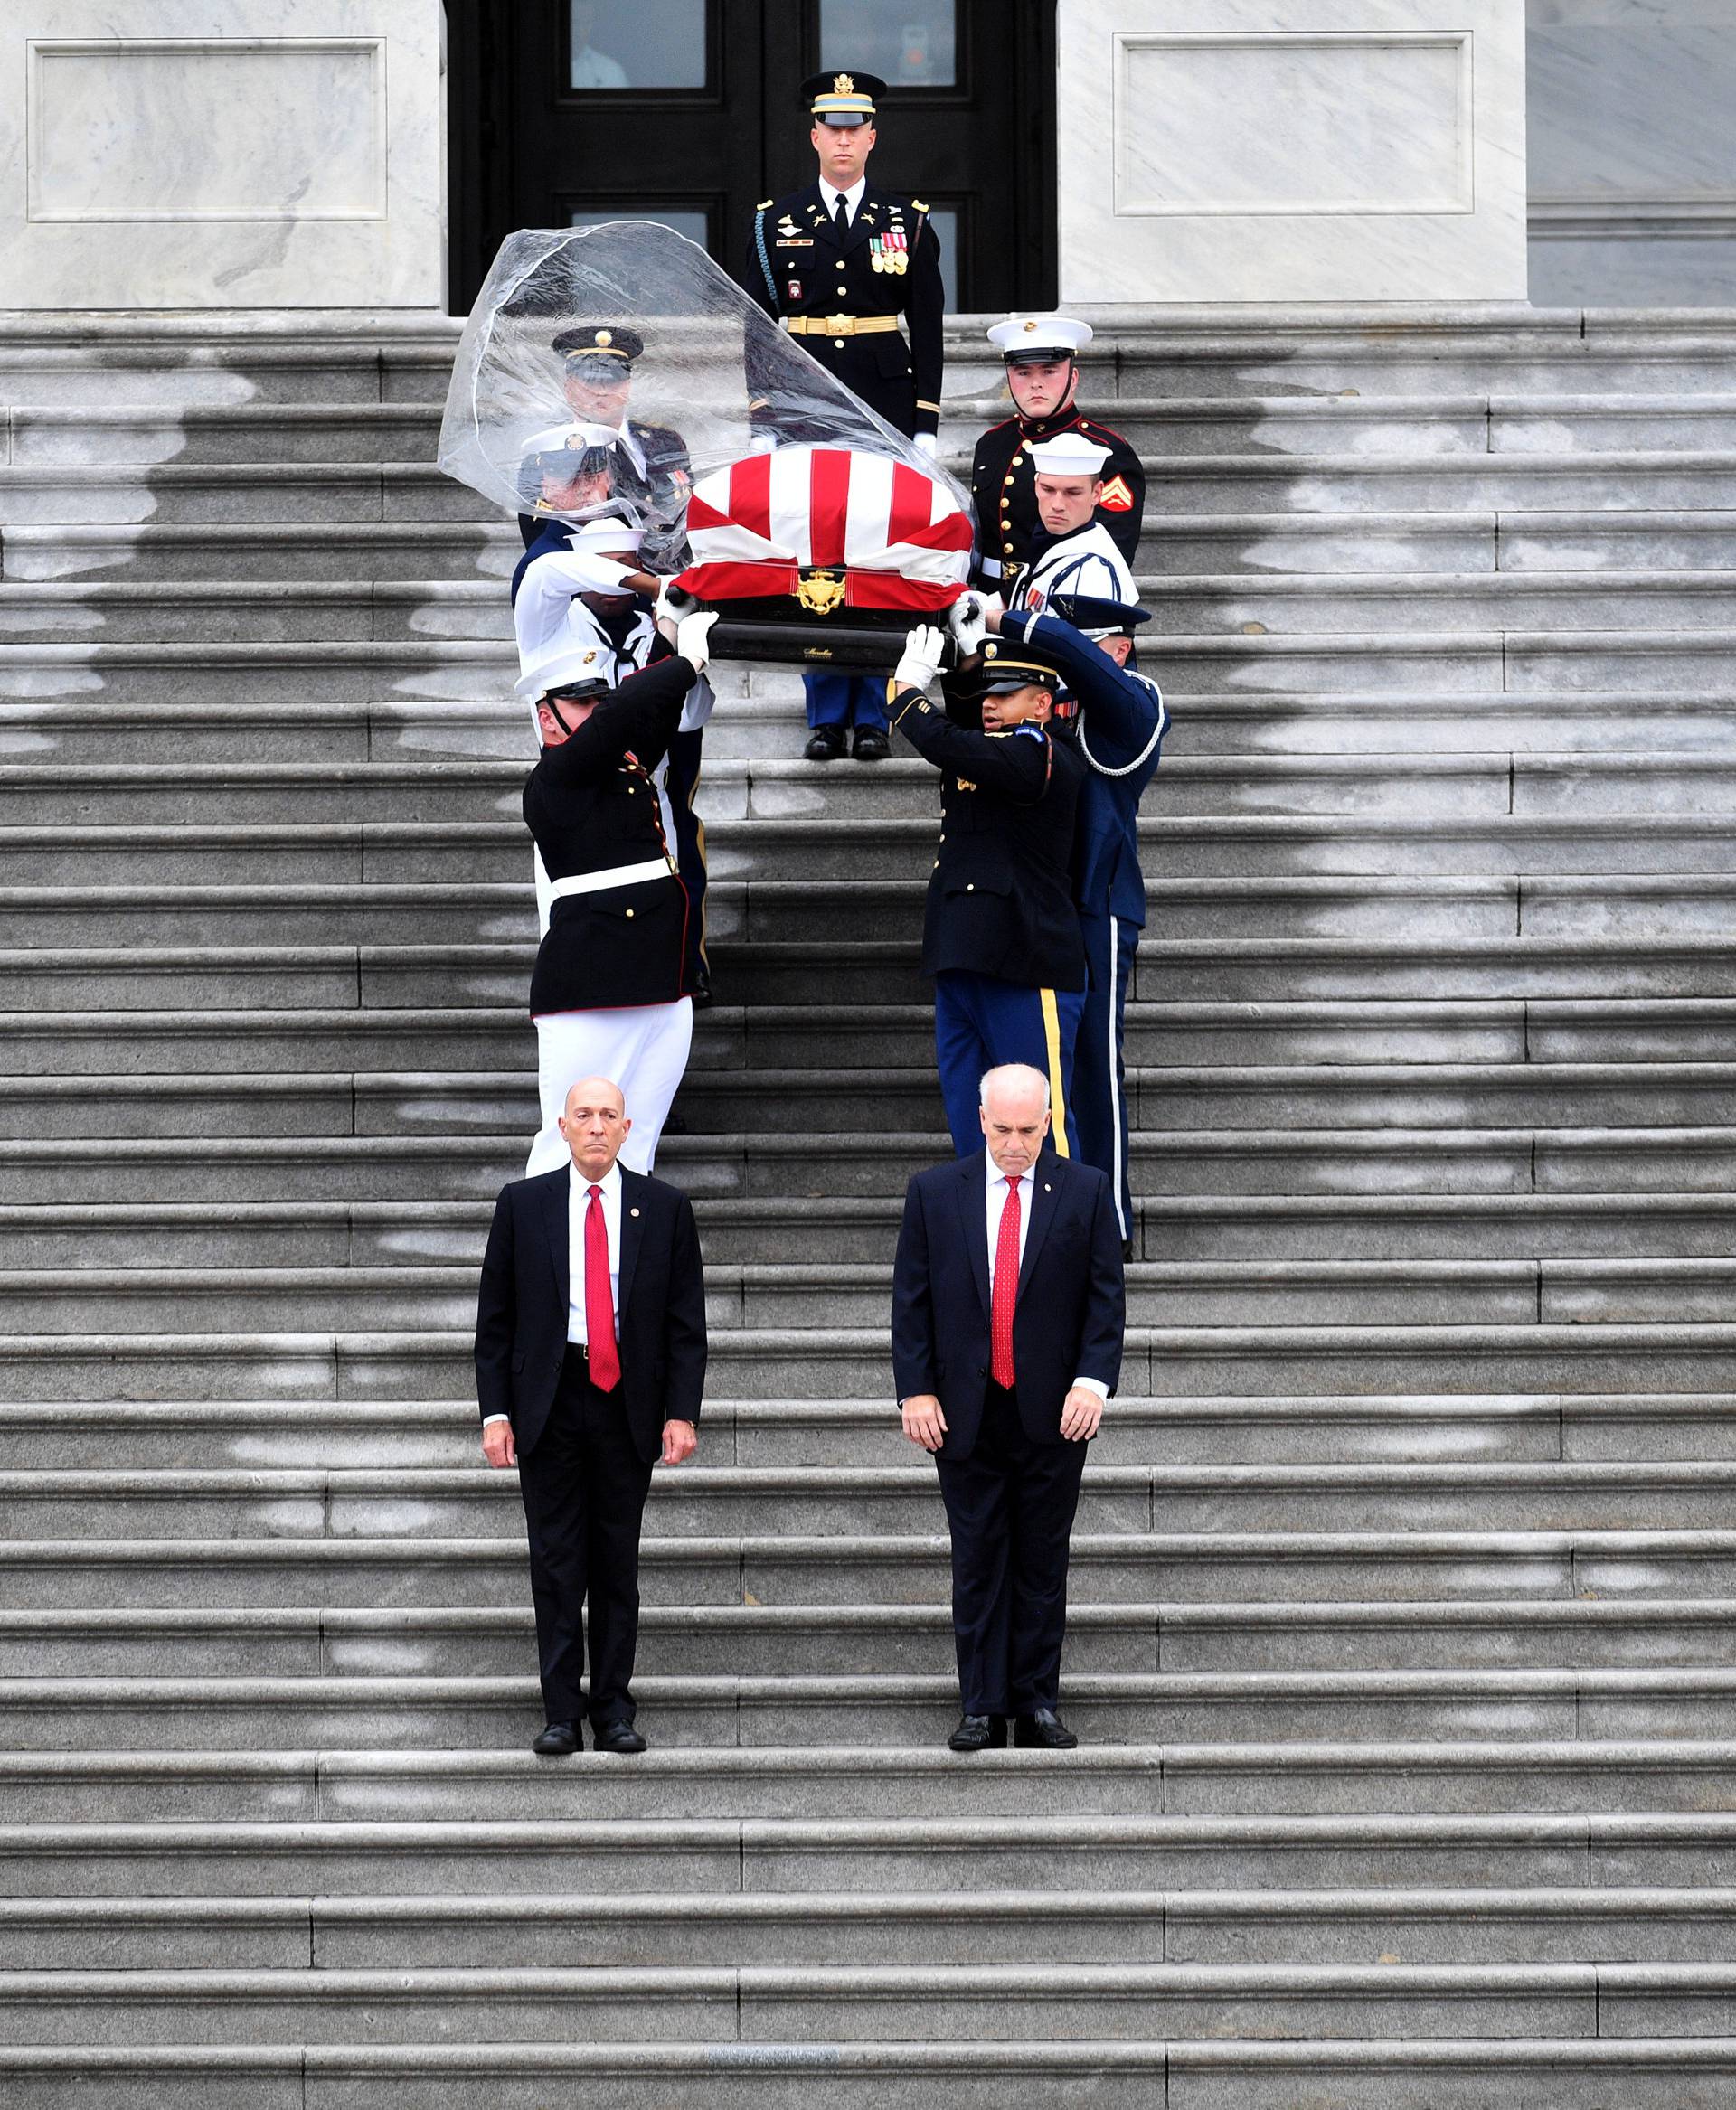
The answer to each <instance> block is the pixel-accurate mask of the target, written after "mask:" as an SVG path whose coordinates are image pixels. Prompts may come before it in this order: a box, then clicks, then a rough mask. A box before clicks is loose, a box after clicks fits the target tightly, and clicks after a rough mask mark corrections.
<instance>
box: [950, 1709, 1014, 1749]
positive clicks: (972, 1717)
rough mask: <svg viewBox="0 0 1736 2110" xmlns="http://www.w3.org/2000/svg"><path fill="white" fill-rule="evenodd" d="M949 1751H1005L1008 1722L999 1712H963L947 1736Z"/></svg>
mask: <svg viewBox="0 0 1736 2110" xmlns="http://www.w3.org/2000/svg"><path fill="white" fill-rule="evenodd" d="M947 1748H948V1751H1005V1748H1006V1723H1005V1719H1003V1717H1002V1716H1000V1715H998V1714H961V1715H960V1716H959V1717H958V1728H957V1729H954V1731H953V1732H952V1734H951V1736H949V1737H948V1738H947Z"/></svg>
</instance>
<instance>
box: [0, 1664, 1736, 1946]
mask: <svg viewBox="0 0 1736 2110" xmlns="http://www.w3.org/2000/svg"><path fill="white" fill-rule="evenodd" d="M636 1688H637V1700H638V1704H639V1709H640V1717H641V1719H642V1721H643V1723H644V1726H645V1729H646V1735H647V1736H648V1737H650V1738H653V1739H654V1740H656V1741H657V1742H660V1743H662V1744H664V1745H665V1746H686V1745H704V1746H711V1745H718V1744H723V1745H734V1746H736V1747H739V1748H754V1747H761V1746H764V1745H767V1744H775V1745H777V1746H779V1747H788V1748H792V1749H799V1748H802V1747H826V1746H832V1745H835V1744H837V1743H839V1742H840V1741H842V1742H844V1743H846V1744H850V1745H855V1744H871V1745H880V1746H882V1747H888V1748H895V1747H900V1746H901V1745H904V1744H907V1743H910V1742H911V1741H929V1740H931V1741H933V1742H935V1743H937V1744H939V1743H942V1742H943V1740H944V1738H945V1736H946V1734H947V1731H948V1729H949V1728H950V1727H951V1726H952V1724H953V1723H954V1722H955V1721H956V1719H958V1680H957V1676H956V1673H949V1674H946V1675H941V1676H937V1677H932V1678H920V1677H914V1676H910V1675H904V1676H893V1677H868V1678H847V1677H839V1676H829V1677H820V1678H795V1677H776V1678H761V1679H750V1678H740V1677H731V1676H712V1677H694V1678H656V1679H654V1678H648V1677H647V1678H644V1679H640V1680H636ZM1062 1705H1063V1706H1064V1708H1065V1710H1066V1712H1067V1716H1068V1719H1070V1721H1071V1724H1072V1726H1073V1727H1074V1728H1075V1729H1077V1730H1078V1731H1079V1733H1080V1736H1081V1737H1084V1738H1090V1739H1091V1740H1093V1741H1097V1742H1142V1741H1150V1740H1152V1739H1154V1738H1158V1737H1162V1736H1175V1737H1179V1738H1186V1739H1188V1740H1190V1741H1197V1742H1204V1743H1207V1744H1212V1743H1223V1744H1246V1743H1249V1742H1254V1741H1261V1742H1273V1743H1280V1744H1283V1743H1312V1742H1317V1741H1320V1740H1322V1739H1333V1740H1344V1741H1349V1742H1363V1743H1382V1742H1390V1741H1392V1740H1395V1739H1409V1740H1413V1741H1420V1742H1436V1741H1444V1740H1446V1739H1448V1738H1451V1737H1453V1736H1455V1735H1462V1734H1463V1733H1464V1731H1465V1729H1466V1728H1467V1725H1475V1726H1476V1728H1477V1730H1478V1732H1479V1733H1480V1734H1481V1735H1482V1736H1484V1737H1486V1738H1489V1739H1491V1740H1494V1741H1497V1742H1498V1741H1506V1740H1511V1741H1514V1742H1520V1743H1524V1742H1528V1741H1539V1740H1542V1741H1551V1742H1556V1743H1561V1744H1571V1742H1572V1741H1573V1740H1574V1739H1575V1738H1580V1737H1583V1738H1609V1739H1643V1738H1679V1739H1684V1740H1686V1739H1693V1738H1706V1739H1727V1738H1729V1737H1730V1736H1731V1731H1732V1727H1736V1672H1729V1671H1726V1670H1722V1669H1721V1670H1697V1669H1662V1670H1660V1669H1648V1670H1645V1671H1612V1670H1602V1671H1458V1672H1437V1671H1381V1672H1361V1673H1351V1672H1344V1673H1329V1672H1296V1673H1289V1674H1284V1675H1272V1674H1260V1673H1257V1672H1222V1673H1217V1674H1208V1673H1203V1672H1200V1673H1191V1674H1184V1673H1180V1672H1159V1673H1156V1674H1135V1673H1114V1672H1094V1673H1090V1674H1084V1673H1081V1674H1077V1675H1072V1676H1070V1677H1069V1678H1068V1679H1067V1681H1066V1685H1065V1691H1064V1694H1063V1699H1062ZM0 1725H4V1728H5V1736H6V1741H7V1744H8V1746H9V1747H10V1748H11V1749H13V1750H16V1751H33V1750H34V1751H40V1750H44V1749H61V1748H62V1747H65V1746H66V1745H68V1744H76V1745H80V1746H88V1745H90V1744H92V1743H94V1742H95V1741H96V1740H97V1738H98V1736H100V1737H101V1738H102V1739H103V1740H104V1741H105V1742H106V1743H108V1744H110V1745H113V1746H115V1747H120V1748H123V1749H137V1750H156V1751H169V1750H178V1749H183V1748H188V1749H203V1748H206V1747H209V1746H212V1745H215V1746H217V1747H224V1746H229V1747H239V1748H241V1749H243V1750H255V1749H259V1748H265V1749H278V1748H284V1747H290V1746H295V1745H299V1744H303V1743H307V1742H318V1743H322V1744H343V1745H351V1744H354V1745H359V1746H361V1747H364V1748H369V1749H382V1748H384V1749H392V1748H406V1749H419V1748H422V1747H436V1748H441V1749H448V1750H463V1749H469V1748H472V1747H475V1746H476V1745H478V1744H480V1745H485V1746H486V1745H492V1744H501V1743H504V1744H513V1743H519V1742H523V1743H526V1744H528V1742H529V1741H530V1739H531V1738H532V1737H533V1735H534V1734H535V1733H536V1731H537V1729H539V1728H540V1727H541V1725H542V1706H541V1696H540V1692H539V1689H538V1686H537V1681H536V1680H535V1678H534V1677H511V1678H470V1679H433V1678H409V1677H374V1678H364V1677H350V1678H289V1679H271V1678H232V1679H226V1678H176V1677H163V1678H142V1679H112V1678H111V1679H103V1680H91V1679H74V1678H64V1679H16V1680H13V1681H8V1682H7V1683H6V1684H5V1686H4V1687H0ZM1721 1917H1723V1918H1724V1919H1727V1917H1728V1914H1727V1913H1726V1914H1724V1915H1722V1916H1721Z"/></svg>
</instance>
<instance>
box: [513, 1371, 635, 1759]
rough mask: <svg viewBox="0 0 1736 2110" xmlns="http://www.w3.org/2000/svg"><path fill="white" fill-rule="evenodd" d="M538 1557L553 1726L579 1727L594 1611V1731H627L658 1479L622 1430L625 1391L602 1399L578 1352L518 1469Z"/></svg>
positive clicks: (543, 1661) (545, 1678) (534, 1587)
mask: <svg viewBox="0 0 1736 2110" xmlns="http://www.w3.org/2000/svg"><path fill="white" fill-rule="evenodd" d="M518 1484H519V1492H520V1493H521V1494H522V1495H523V1496H524V1521H525V1525H526V1527H527V1530H528V1533H529V1538H530V1546H531V1599H532V1602H533V1604H534V1605H535V1606H536V1653H537V1659H538V1662H539V1663H540V1665H541V1668H542V1705H543V1709H544V1710H545V1719H547V1720H549V1721H577V1720H579V1719H580V1716H581V1715H582V1714H584V1713H585V1712H586V1711H587V1710H586V1707H585V1702H584V1699H583V1697H582V1695H581V1694H580V1689H579V1687H580V1678H581V1677H582V1676H583V1674H584V1668H585V1639H586V1636H585V1634H584V1630H583V1629H584V1625H585V1621H584V1618H583V1615H584V1612H585V1608H586V1604H587V1600H589V1626H590V1634H589V1639H590V1709H589V1712H590V1719H591V1720H592V1721H593V1722H594V1723H598V1724H601V1723H603V1722H611V1721H623V1720H625V1721H631V1720H632V1719H633V1700H632V1695H631V1693H630V1692H629V1691H628V1687H629V1685H630V1684H631V1682H632V1678H633V1656H634V1652H635V1650H636V1649H637V1645H638V1638H639V1521H640V1518H641V1516H642V1515H643V1513H644V1511H645V1498H646V1495H647V1494H648V1493H650V1491H651V1468H650V1466H649V1465H646V1464H645V1462H644V1461H643V1460H642V1459H641V1458H640V1456H639V1454H638V1451H637V1448H636V1447H635V1446H634V1443H633V1438H632V1436H631V1434H630V1433H629V1431H628V1429H627V1405H626V1402H625V1401H624V1400H623V1399H622V1398H621V1393H620V1388H619V1386H617V1387H616V1389H615V1390H614V1391H612V1392H599V1390H598V1389H597V1388H596V1386H595V1385H593V1384H592V1383H591V1381H590V1370H589V1367H588V1365H587V1363H586V1361H585V1354H584V1351H583V1349H581V1348H569V1349H568V1351H567V1355H566V1361H564V1362H563V1363H562V1365H561V1382H560V1385H559V1387H558V1388H557V1389H556V1391H555V1395H554V1405H553V1406H552V1408H550V1410H549V1418H548V1420H547V1422H546V1423H545V1424H544V1426H543V1429H542V1435H541V1436H538V1437H537V1439H536V1445H535V1447H534V1448H533V1450H532V1451H531V1453H530V1454H529V1455H528V1456H522V1457H521V1458H520V1459H519V1461H518Z"/></svg>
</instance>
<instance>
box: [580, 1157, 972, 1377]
mask: <svg viewBox="0 0 1736 2110" xmlns="http://www.w3.org/2000/svg"><path fill="white" fill-rule="evenodd" d="M1010 1338H1011V1336H1010V1335H1009V1339H1010ZM585 1352H586V1354H587V1356H588V1357H589V1359H590V1381H591V1383H592V1384H593V1385H595V1386H596V1388H597V1389H598V1390H599V1392H612V1391H613V1390H614V1389H615V1388H616V1386H617V1385H618V1384H619V1383H620V1381H621V1358H620V1353H619V1351H618V1349H617V1348H616V1346H615V1299H614V1297H613V1295H611V1294H610V1291H609V1226H608V1225H607V1224H606V1223H605V1222H604V1221H603V1191H602V1189H601V1188H600V1187H592V1188H591V1189H590V1207H589V1208H588V1209H587V1210H585Z"/></svg>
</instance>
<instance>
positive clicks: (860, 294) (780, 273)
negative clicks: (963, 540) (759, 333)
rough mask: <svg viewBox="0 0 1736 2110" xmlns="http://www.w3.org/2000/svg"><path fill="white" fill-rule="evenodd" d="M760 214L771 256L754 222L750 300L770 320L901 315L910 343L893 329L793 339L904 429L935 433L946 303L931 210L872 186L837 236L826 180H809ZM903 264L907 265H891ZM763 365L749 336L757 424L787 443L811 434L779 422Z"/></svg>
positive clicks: (747, 279) (747, 273) (747, 276)
mask: <svg viewBox="0 0 1736 2110" xmlns="http://www.w3.org/2000/svg"><path fill="white" fill-rule="evenodd" d="M754 217H755V227H757V228H758V229H759V230H760V231H763V233H764V236H765V244H766V261H765V266H764V267H762V265H761V263H760V242H759V239H758V235H757V234H756V232H755V229H754V228H750V230H749V231H748V255H747V262H746V264H745V266H744V268H743V272H742V278H741V283H742V285H743V286H745V287H747V289H748V291H749V293H750V294H751V296H752V297H753V298H754V299H755V300H757V301H758V302H759V303H760V306H761V307H763V308H764V309H765V311H766V313H767V314H768V315H769V316H774V317H776V316H832V315H845V316H902V317H903V318H904V321H905V324H906V325H907V327H908V329H909V331H910V342H909V343H908V344H906V342H905V340H904V338H903V336H902V335H901V334H900V333H899V332H898V331H897V330H885V331H881V332H877V333H875V334H871V335H868V336H860V337H859V336H855V335H854V334H849V335H844V336H839V335H835V334H816V335H807V334H804V335H802V336H800V337H797V340H796V342H797V344H800V345H801V346H802V348H803V349H804V351H807V352H810V353H813V355H814V357H815V358H816V359H817V360H818V361H819V363H820V364H821V365H822V366H824V367H825V368H826V371H827V372H830V373H835V374H836V375H837V377H838V379H839V380H840V381H843V382H844V386H845V387H846V388H849V389H852V390H854V391H855V393H856V394H857V395H859V396H860V397H861V398H862V400H863V402H864V403H866V404H867V405H868V407H869V409H870V410H877V411H878V412H879V413H880V415H881V416H882V418H883V419H885V420H886V422H887V423H888V424H889V425H892V426H896V427H897V429H898V430H899V431H901V432H902V433H904V434H906V435H907V436H914V435H915V434H916V433H919V432H935V431H938V430H939V424H940V364H941V329H940V325H941V317H942V314H943V312H944V310H945V307H946V300H945V297H944V296H943V294H942V292H941V287H940V240H939V236H938V235H937V234H936V233H935V231H934V229H933V228H932V227H931V226H930V225H929V212H928V207H927V206H926V205H919V204H918V203H916V202H915V201H914V200H913V199H910V198H902V197H898V196H895V195H894V194H893V193H892V192H890V191H877V190H876V189H875V188H874V186H873V184H869V185H868V186H867V187H866V189H865V190H864V191H863V193H862V201H861V203H860V204H858V206H857V207H856V216H855V218H854V220H853V221H851V223H850V231H849V233H848V234H847V235H846V236H845V237H844V240H843V241H842V242H840V241H839V240H838V231H837V226H836V223H835V221H834V220H833V219H832V217H831V215H830V214H829V213H828V212H827V211H826V205H825V204H824V203H822V200H821V195H820V185H819V184H817V183H812V184H808V186H807V189H806V190H805V191H795V192H792V193H791V194H790V195H789V196H788V197H787V198H778V199H776V200H774V201H773V203H770V204H769V205H762V206H761V207H760V210H759V212H757V213H756V214H755V216H754ZM876 258H878V259H880V261H881V264H882V268H881V269H878V270H877V269H876V268H874V265H875V259H876ZM900 262H901V264H902V268H889V267H895V266H896V265H898V264H899V263H900ZM768 268H769V274H770V276H769V280H768V276H767V272H768ZM774 392H775V391H773V390H772V389H771V387H770V385H769V382H768V379H767V376H766V375H765V374H764V372H761V371H760V362H759V361H758V360H757V359H756V357H755V355H754V349H753V344H752V340H751V338H750V340H749V351H748V393H749V395H750V398H751V399H752V401H753V405H754V413H753V417H754V424H755V427H756V429H762V430H768V431H772V432H775V433H777V434H778V437H779V438H783V439H803V438H813V437H815V436H814V435H813V434H812V433H809V432H807V431H806V430H805V429H803V428H802V426H801V423H800V420H799V419H795V420H792V419H789V418H788V417H785V418H782V419H780V417H779V415H778V404H777V403H776V402H775V401H769V400H767V399H768V398H769V396H770V395H771V394H773V393H774Z"/></svg>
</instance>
